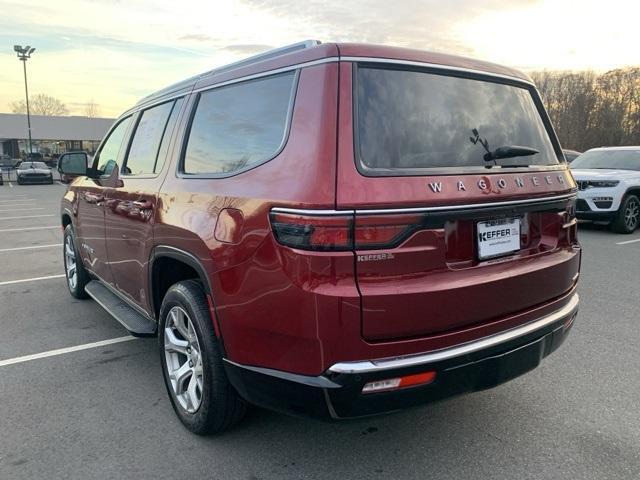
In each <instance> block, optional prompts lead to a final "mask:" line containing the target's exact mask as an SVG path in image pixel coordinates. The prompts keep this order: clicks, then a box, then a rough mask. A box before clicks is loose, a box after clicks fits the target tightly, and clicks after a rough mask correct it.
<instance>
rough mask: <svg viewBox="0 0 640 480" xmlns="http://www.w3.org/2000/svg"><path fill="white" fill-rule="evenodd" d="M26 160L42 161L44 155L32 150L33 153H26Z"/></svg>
mask: <svg viewBox="0 0 640 480" xmlns="http://www.w3.org/2000/svg"><path fill="white" fill-rule="evenodd" d="M25 159H26V161H29V162H30V161H37V162H42V161H43V160H44V156H43V155H42V154H41V153H40V152H31V153H27V155H26V158H25Z"/></svg>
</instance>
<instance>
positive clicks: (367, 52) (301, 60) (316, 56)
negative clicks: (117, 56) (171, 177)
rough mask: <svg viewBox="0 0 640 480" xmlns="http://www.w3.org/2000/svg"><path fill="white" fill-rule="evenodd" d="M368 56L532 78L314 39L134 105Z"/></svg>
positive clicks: (454, 60)
mask: <svg viewBox="0 0 640 480" xmlns="http://www.w3.org/2000/svg"><path fill="white" fill-rule="evenodd" d="M367 58H377V59H388V60H390V61H398V62H403V63H404V62H415V63H416V64H427V65H438V66H445V67H449V68H451V69H452V70H461V71H465V72H470V73H474V72H475V73H481V74H489V75H493V76H499V77H508V78H510V79H514V80H519V81H523V82H527V83H531V79H530V78H529V77H528V76H527V75H526V74H524V73H522V72H520V71H518V70H515V69H512V68H509V67H504V66H502V65H497V64H494V63H490V62H484V61H481V60H474V59H471V58H466V57H460V56H457V55H448V54H444V53H436V52H427V51H424V50H416V49H411V48H401V47H390V46H384V45H369V44H358V43H320V42H317V41H315V40H307V41H304V42H300V43H296V44H293V45H289V46H286V47H282V48H278V49H275V50H270V51H267V52H264V53H261V54H258V55H255V56H254V57H250V58H248V59H245V60H241V61H239V62H235V63H232V64H229V65H224V66H221V67H218V68H215V69H213V70H210V71H208V72H205V73H202V74H200V75H197V76H195V77H191V78H188V79H186V80H183V81H181V82H178V83H175V84H173V85H170V86H169V87H166V88H163V89H162V90H159V91H157V92H155V93H153V94H151V95H149V96H147V97H145V98H143V99H142V100H140V101H139V102H138V104H137V105H136V107H139V106H141V105H144V104H148V103H151V102H155V101H157V100H159V99H161V98H163V97H168V96H174V95H177V94H179V93H186V92H188V91H190V90H192V89H193V88H194V87H197V88H201V87H206V86H209V85H215V84H218V83H224V82H227V81H230V80H234V79H237V78H241V77H247V76H251V75H257V74H260V73H264V72H268V71H272V70H278V69H281V68H286V67H291V66H294V65H299V64H307V65H313V64H314V63H322V62H323V61H326V59H334V60H339V59H344V60H359V61H366V59H367Z"/></svg>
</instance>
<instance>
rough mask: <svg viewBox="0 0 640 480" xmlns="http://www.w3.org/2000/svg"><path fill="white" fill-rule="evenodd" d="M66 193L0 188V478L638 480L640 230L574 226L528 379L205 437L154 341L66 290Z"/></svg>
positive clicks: (57, 188) (54, 188)
mask: <svg viewBox="0 0 640 480" xmlns="http://www.w3.org/2000/svg"><path fill="white" fill-rule="evenodd" d="M64 190H65V187H64V186H63V185H60V184H58V183H56V184H54V185H42V186H17V185H15V184H14V185H13V186H10V185H8V184H7V183H5V185H4V186H3V187H0V312H1V313H0V326H1V331H2V335H0V422H1V423H0V426H1V428H0V478H1V479H22V478H51V479H54V478H55V479H57V478H79V479H87V478H172V479H173V478H176V477H181V478H220V479H232V478H233V479H236V478H238V479H245V480H249V479H253V480H257V479H281V478H295V479H297V478H304V479H327V478H336V479H351V478H362V479H371V478H411V479H426V478H437V479H456V480H459V479H467V478H474V479H476V478H496V479H519V480H522V479H560V478H567V479H598V480H603V479H638V478H640V409H639V406H638V405H639V399H640V375H639V372H640V355H639V353H640V347H639V346H638V345H639V344H640V342H639V338H640V334H639V331H640V329H639V328H638V325H639V323H640V318H639V315H638V313H639V311H640V308H639V307H640V282H639V281H638V280H639V278H640V268H639V267H640V260H639V259H640V231H639V232H636V233H635V234H633V235H631V236H620V235H616V234H613V233H610V232H609V231H608V230H607V229H605V228H601V227H597V226H587V227H582V226H581V229H580V239H581V242H582V244H583V247H584V257H583V271H582V278H581V285H580V295H581V300H582V302H581V311H580V315H579V318H578V320H577V321H576V324H575V326H574V328H573V332H572V334H571V337H570V338H569V340H568V341H567V343H565V345H564V346H563V347H562V348H561V349H560V350H559V351H558V352H556V353H554V354H553V355H552V356H550V357H549V358H547V359H546V361H545V362H543V364H542V365H541V366H540V367H539V368H538V369H537V370H535V371H533V372H531V373H529V374H527V375H526V376H524V377H520V378H518V379H516V380H514V381H512V382H510V383H507V384H505V385H503V386H500V387H498V388H496V389H493V390H490V391H486V392H480V393H475V394H471V395H466V396H463V397H459V398H456V399H453V400H449V401H447V402H443V403H439V404H434V405H427V406H424V407H420V408H417V409H414V410H410V411H405V412H402V413H398V414H392V415H386V416H380V417H372V418H366V419H361V420H355V421H347V422H341V423H323V422H318V421H314V420H306V419H299V418H292V417H287V416H284V415H280V414H276V413H271V412H267V411H263V410H259V409H253V410H251V411H250V413H249V415H248V418H247V419H246V420H245V421H244V423H242V424H241V425H240V426H239V427H238V428H236V429H235V430H233V431H231V432H229V433H227V434H225V435H223V436H220V437H208V438H200V437H197V436H194V435H192V434H190V433H189V432H187V431H186V430H185V429H184V428H183V427H182V425H181V424H180V422H179V421H178V420H177V418H176V417H175V415H174V413H173V411H172V410H171V406H170V404H169V400H168V398H167V395H166V392H165V389H164V384H163V381H162V376H161V375H162V374H161V370H160V363H159V361H158V353H157V346H156V340H155V339H145V340H141V339H129V338H128V336H127V332H126V331H125V330H124V329H123V328H122V327H121V326H120V325H119V324H118V323H117V322H116V321H115V320H113V319H112V318H110V317H109V315H108V314H106V313H105V312H104V311H103V310H102V309H101V308H100V307H99V306H98V305H97V304H96V303H95V302H93V301H91V300H86V301H78V300H75V299H73V298H72V297H71V296H70V295H69V294H68V292H67V289H66V285H65V280H64V277H63V265H62V253H61V243H62V232H61V229H60V227H59V220H58V206H59V199H60V197H61V195H62V194H63V192H64ZM621 242H625V243H622V244H619V243H621ZM101 341H113V342H115V343H109V344H103V345H102V346H93V347H91V345H89V347H90V348H83V349H80V350H76V351H73V349H72V348H70V347H76V346H83V347H86V346H87V344H92V343H94V342H101ZM60 349H62V350H60ZM56 350H60V351H56ZM40 353H44V354H45V356H43V357H42V358H37V359H32V360H29V361H24V359H20V357H24V356H28V355H33V354H40ZM14 359H15V361H14Z"/></svg>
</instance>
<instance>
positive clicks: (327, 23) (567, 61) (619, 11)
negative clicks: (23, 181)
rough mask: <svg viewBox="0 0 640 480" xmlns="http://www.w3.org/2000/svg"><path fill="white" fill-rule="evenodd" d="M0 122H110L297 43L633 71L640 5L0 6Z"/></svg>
mask: <svg viewBox="0 0 640 480" xmlns="http://www.w3.org/2000/svg"><path fill="white" fill-rule="evenodd" d="M0 12H2V15H1V16H0V112H10V106H9V104H10V102H12V101H14V100H21V99H24V83H23V82H24V80H23V74H22V65H21V63H20V62H19V61H18V60H17V58H16V56H15V53H14V52H13V45H15V44H19V45H23V46H24V45H31V46H34V47H36V51H35V53H34V54H33V57H32V58H31V59H30V60H29V61H28V64H27V69H28V75H29V91H30V93H31V94H37V93H44V94H48V95H52V96H54V97H57V98H58V99H60V100H61V101H62V102H64V103H65V104H66V105H67V107H68V108H69V110H70V113H71V114H77V115H82V114H83V113H84V109H85V106H86V104H87V103H89V102H95V103H97V104H98V106H99V113H100V116H103V117H116V116H118V115H119V114H120V113H121V112H123V111H124V110H126V109H127V108H129V107H130V106H132V105H133V104H135V103H136V101H137V100H138V99H140V98H141V97H143V96H145V95H147V94H149V93H152V92H154V91H155V90H158V89H160V88H162V87H164V86H166V85H169V84H171V83H173V82H176V81H179V80H181V79H184V78H186V77H188V76H191V75H195V74H198V73H201V72H204V71H207V70H210V69H212V68H214V67H216V66H219V65H223V64H225V63H229V62H231V61H235V60H239V59H241V58H244V57H247V56H249V55H252V54H255V53H258V52H261V51H264V50H267V49H269V48H274V47H278V46H282V45H287V44H290V43H295V42H297V41H300V40H305V39H317V40H321V41H323V42H332V41H348V42H366V43H379V44H387V45H396V46H406V47H412V48H420V49H425V50H433V51H440V52H445V53H453V54H459V55H464V56H470V57H474V58H479V59H483V60H488V61H492V62H496V63H501V64H504V65H508V66H511V67H515V68H519V69H522V70H525V71H532V70H596V71H605V70H609V69H612V68H618V67H624V66H632V65H640V48H639V46H640V28H639V25H640V24H639V23H638V19H639V18H640V1H638V0H607V1H606V2H605V1H602V0H599V1H592V0H581V1H579V0H509V1H508V0H447V1H445V0H348V1H345V0H341V1H321V0H182V1H179V2H177V1H170V0H55V1H52V0H22V1H20V2H17V1H15V0H0Z"/></svg>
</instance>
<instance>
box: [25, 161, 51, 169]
mask: <svg viewBox="0 0 640 480" xmlns="http://www.w3.org/2000/svg"><path fill="white" fill-rule="evenodd" d="M29 168H44V169H46V168H48V167H47V166H46V165H45V164H44V163H42V162H22V163H21V164H20V166H19V167H18V170H27V169H29Z"/></svg>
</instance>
